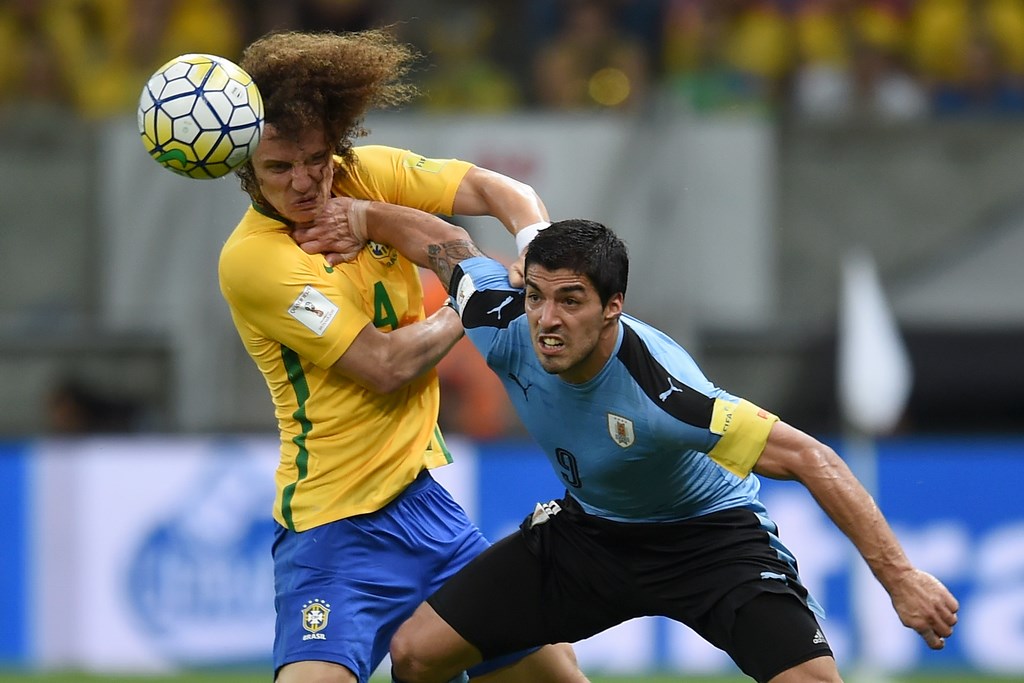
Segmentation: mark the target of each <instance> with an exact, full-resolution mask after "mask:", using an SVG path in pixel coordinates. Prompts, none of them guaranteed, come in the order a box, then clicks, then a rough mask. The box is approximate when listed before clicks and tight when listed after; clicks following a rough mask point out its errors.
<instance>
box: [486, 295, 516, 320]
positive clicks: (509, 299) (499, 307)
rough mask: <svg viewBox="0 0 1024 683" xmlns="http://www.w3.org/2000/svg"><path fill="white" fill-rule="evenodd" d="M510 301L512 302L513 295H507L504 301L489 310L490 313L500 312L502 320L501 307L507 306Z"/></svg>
mask: <svg viewBox="0 0 1024 683" xmlns="http://www.w3.org/2000/svg"><path fill="white" fill-rule="evenodd" d="M510 303H512V297H511V296H507V297H505V300H504V301H502V302H501V303H500V304H498V305H497V306H495V307H494V308H492V309H491V310H489V311H487V312H488V313H497V314H498V320H501V309H503V308H505V307H506V306H508V305H509V304H510Z"/></svg>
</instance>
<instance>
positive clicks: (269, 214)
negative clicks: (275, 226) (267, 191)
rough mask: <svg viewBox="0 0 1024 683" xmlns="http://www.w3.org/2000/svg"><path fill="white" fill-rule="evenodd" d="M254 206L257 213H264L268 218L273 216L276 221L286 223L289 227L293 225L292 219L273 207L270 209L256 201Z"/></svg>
mask: <svg viewBox="0 0 1024 683" xmlns="http://www.w3.org/2000/svg"><path fill="white" fill-rule="evenodd" d="M252 208H253V209H255V210H256V213H258V214H262V215H264V216H266V217H267V218H273V219H274V220H275V221H280V222H281V223H284V224H285V225H287V226H288V227H291V225H292V222H291V221H290V220H288V219H287V218H285V217H284V216H282V215H281V214H279V213H278V212H276V211H274V210H273V209H268V208H267V207H265V206H263V205H261V204H257V203H256V202H253V203H252Z"/></svg>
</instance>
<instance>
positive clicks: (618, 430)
mask: <svg viewBox="0 0 1024 683" xmlns="http://www.w3.org/2000/svg"><path fill="white" fill-rule="evenodd" d="M608 434H609V435H610V436H611V437H612V441H614V442H615V443H616V444H618V445H619V446H622V447H623V448H629V447H630V446H632V445H633V441H635V440H636V435H635V434H634V433H633V421H632V420H630V419H627V418H625V417H622V416H621V415H615V414H613V413H608Z"/></svg>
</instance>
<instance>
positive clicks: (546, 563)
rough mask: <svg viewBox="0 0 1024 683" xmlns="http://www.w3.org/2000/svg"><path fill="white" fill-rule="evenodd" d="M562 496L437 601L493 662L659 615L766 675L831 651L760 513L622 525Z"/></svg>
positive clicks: (441, 593) (457, 579)
mask: <svg viewBox="0 0 1024 683" xmlns="http://www.w3.org/2000/svg"><path fill="white" fill-rule="evenodd" d="M554 503H557V505H558V506H559V507H560V508H561V510H560V511H558V512H557V513H556V514H551V515H550V516H549V517H548V519H547V521H545V522H543V523H533V521H532V520H533V518H534V516H535V515H531V516H530V517H528V518H527V519H526V520H525V521H524V522H523V524H522V526H521V527H520V529H519V531H518V532H516V533H513V534H512V535H510V536H508V537H506V538H505V539H503V540H501V541H499V542H498V543H496V544H495V545H494V546H492V547H491V548H489V549H488V550H486V551H484V553H483V554H482V555H480V556H478V557H477V558H475V559H474V560H473V561H472V562H470V564H469V565H467V566H466V567H465V568H464V569H462V570H461V571H460V572H459V573H458V574H456V575H455V576H454V577H452V578H451V579H449V580H448V582H447V583H445V584H444V585H443V586H442V587H441V588H440V589H439V590H438V591H437V592H436V593H435V594H434V595H433V596H431V597H430V599H429V600H428V602H429V603H430V605H431V606H432V607H433V608H434V609H435V610H436V611H437V613H438V614H439V615H440V616H441V618H442V619H444V620H445V621H446V622H448V624H450V625H451V626H452V628H454V629H455V630H456V631H457V632H458V633H459V634H460V635H461V636H462V637H463V638H465V639H466V640H467V641H468V642H470V643H472V644H473V645H474V646H475V647H476V648H477V649H478V650H480V652H481V653H482V654H483V656H484V658H485V659H490V658H492V657H495V656H499V655H502V654H506V653H509V652H514V651H516V650H522V649H525V648H528V647H535V646H538V645H544V644H548V643H560V642H576V641H578V640H582V639H584V638H588V637H590V636H592V635H594V634H596V633H600V632H601V631H604V630H605V629H608V628H610V627H612V626H615V625H617V624H620V623H622V622H625V621H628V620H629V619H633V618H634V617H641V616H655V615H660V616H665V617H669V618H671V619H674V620H676V621H679V622H681V623H683V624H685V625H686V626H688V627H690V628H692V629H693V630H694V631H696V632H697V633H698V634H699V635H700V636H702V637H703V638H704V639H706V640H707V641H708V642H710V643H712V644H713V645H715V646H717V647H719V648H721V649H722V650H724V651H725V652H727V653H728V654H729V655H730V656H731V657H732V658H733V661H735V662H736V663H737V665H738V666H739V667H740V668H741V669H742V670H743V671H744V672H745V673H747V674H748V675H750V676H751V677H753V678H755V679H756V680H759V681H767V680H768V679H769V678H771V677H773V676H775V675H776V674H778V673H780V672H782V671H785V670H786V669H788V668H790V667H793V666H796V665H797V664H800V663H802V662H805V661H808V660H810V659H813V658H815V657H820V656H831V655H832V652H831V650H830V648H829V646H828V643H827V642H825V639H824V637H823V635H822V634H821V631H820V629H819V627H818V622H817V620H816V619H815V617H814V614H813V613H812V612H811V611H810V609H809V608H808V607H807V590H806V589H805V588H804V587H803V585H802V584H801V583H800V581H799V578H798V576H797V574H796V569H795V567H794V566H793V565H791V564H790V563H789V562H787V561H785V560H784V559H782V558H781V557H780V556H779V554H778V552H777V551H776V549H775V548H774V547H773V546H772V545H771V539H772V538H773V537H772V536H771V535H770V534H769V533H768V532H767V531H766V530H765V529H764V527H763V526H762V524H761V519H760V518H759V517H758V516H757V515H755V514H754V513H753V512H750V511H748V510H726V511H723V512H718V513H714V514H710V515H706V516H704V517H699V518H696V519H691V520H686V521H682V522H666V523H621V522H613V521H610V520H606V519H601V518H599V517H594V516H592V515H588V514H586V513H585V512H583V511H582V509H580V507H579V504H578V503H576V501H575V500H574V499H573V498H571V497H570V496H566V497H565V498H564V499H562V500H558V501H554ZM549 505H550V504H549Z"/></svg>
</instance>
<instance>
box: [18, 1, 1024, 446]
mask: <svg viewBox="0 0 1024 683" xmlns="http://www.w3.org/2000/svg"><path fill="white" fill-rule="evenodd" d="M368 28H383V29H385V30H388V31H392V32H394V33H395V35H396V36H397V37H398V38H400V39H401V40H403V41H405V42H408V43H411V44H413V45H414V46H416V47H417V49H418V50H419V51H420V52H421V53H422V56H423V58H422V60H421V62H420V63H419V65H418V68H417V69H416V71H415V72H414V74H413V75H412V77H413V78H414V80H415V82H416V84H417V85H418V86H419V87H420V88H421V90H422V93H423V97H421V98H420V99H419V100H418V101H417V102H416V103H415V104H414V105H412V107H410V108H411V109H415V110H419V111H423V112H436V113H439V114H444V113H459V114H495V113H498V114H500V113H510V112H521V111H576V112H579V111H588V112H592V111H612V112H623V113H628V114H639V115H643V114H644V113H647V112H651V111H655V110H658V111H661V110H663V109H658V108H659V107H660V108H665V107H668V108H670V109H669V111H675V110H677V109H678V110H684V111H686V112H688V113H689V114H691V115H720V114H729V113H732V112H745V113H754V114H755V115H762V114H764V115H769V116H776V117H779V118H784V119H785V120H793V121H803V122H849V121H873V122H880V123H888V122H900V121H921V120H926V119H938V118H946V119H950V118H956V117H966V116H970V117H974V118H978V117H1021V116H1024V0H515V1H509V0H0V121H2V120H3V119H4V117H5V116H21V117H25V116H29V117H31V116H33V115H34V113H36V112H38V111H39V110H40V109H41V108H45V109H57V110H61V111H62V112H64V113H67V112H73V113H77V114H80V115H81V116H82V117H83V118H85V119H87V120H100V119H104V118H106V117H111V116H134V112H135V108H136V105H137V102H138V97H139V93H140V91H141V88H142V85H143V83H144V82H145V81H146V80H147V79H148V77H149V76H150V75H151V74H152V73H153V72H154V71H155V70H156V68H158V67H159V66H160V65H161V64H163V63H165V62H166V61H167V60H169V59H171V58H172V57H175V56H177V55H179V54H183V53H187V52H207V53H213V54H218V55H222V56H225V57H228V58H230V59H234V60H237V59H238V58H239V57H240V55H241V52H242V50H243V48H244V47H245V45H246V44H248V43H249V42H250V41H252V40H254V39H256V38H258V37H259V36H261V35H263V34H265V33H267V32H270V31H278V30H291V29H299V30H324V31H354V30H363V29H368ZM672 108H676V109H672ZM427 286H428V304H429V306H431V307H436V306H437V305H440V303H441V301H442V300H443V292H441V291H440V288H439V287H437V286H435V283H432V282H430V281H429V278H428V281H427ZM439 371H440V373H441V376H442V385H443V387H444V390H443V391H444V394H445V396H446V400H445V401H444V402H443V411H444V412H443V413H442V416H441V421H442V425H443V426H445V427H446V428H447V429H451V430H453V431H458V432H460V433H464V434H466V435H467V436H470V437H473V438H477V439H488V438H495V437H502V436H506V435H509V434H510V433H518V422H517V421H516V420H515V418H514V416H513V415H512V412H511V409H510V406H509V405H508V400H507V398H506V397H505V395H504V392H503V391H501V389H500V387H499V386H498V383H497V379H496V378H495V377H494V376H493V375H492V374H491V373H489V372H487V371H486V370H485V368H484V367H483V363H482V361H481V360H480V358H479V356H478V355H477V354H476V353H475V352H474V351H473V350H472V349H471V348H470V347H469V344H468V342H465V341H464V342H463V343H462V344H461V345H460V346H458V347H456V349H455V350H454V351H453V352H452V354H451V355H450V356H449V357H448V358H447V359H445V361H444V362H442V364H441V365H440V366H439ZM51 408H52V414H53V419H52V425H51V428H52V429H53V431H55V432H62V433H79V432H91V431H123V430H131V429H132V428H133V427H132V425H133V424H135V422H136V420H135V418H134V417H133V416H135V415H137V414H138V412H139V410H138V409H139V406H133V405H130V404H125V403H124V402H122V401H120V400H119V399H117V398H116V397H115V398H110V397H107V396H105V395H102V394H100V393H97V392H96V391H95V390H93V388H92V387H90V386H88V385H85V384H82V383H78V382H75V381H70V380H69V381H68V382H67V383H64V384H62V385H60V386H59V387H58V388H57V389H56V390H55V391H54V393H53V396H52V406H51Z"/></svg>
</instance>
